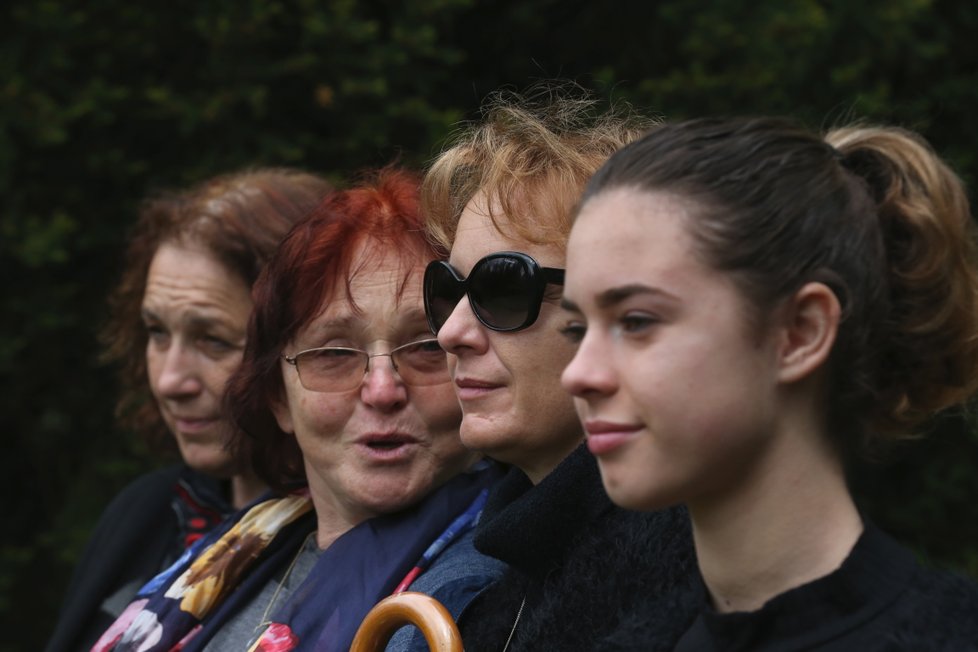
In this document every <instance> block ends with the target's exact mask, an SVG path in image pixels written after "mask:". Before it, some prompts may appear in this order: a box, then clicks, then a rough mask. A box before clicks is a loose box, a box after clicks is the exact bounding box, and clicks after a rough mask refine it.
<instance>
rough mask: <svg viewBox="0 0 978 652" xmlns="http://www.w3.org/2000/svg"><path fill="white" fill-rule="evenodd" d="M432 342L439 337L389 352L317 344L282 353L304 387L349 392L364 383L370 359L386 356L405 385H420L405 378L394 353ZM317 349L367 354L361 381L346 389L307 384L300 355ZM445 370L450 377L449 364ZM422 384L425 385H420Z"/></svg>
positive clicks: (323, 392)
mask: <svg viewBox="0 0 978 652" xmlns="http://www.w3.org/2000/svg"><path fill="white" fill-rule="evenodd" d="M432 342H433V343H435V344H438V339H437V338H434V337H430V338H427V339H423V340H415V341H414V342H408V343H406V344H402V345H400V346H398V347H395V348H393V349H391V350H390V351H388V352H387V353H370V352H368V351H364V350H363V349H354V348H353V347H350V346H316V347H313V348H311V349H303V350H302V351H299V352H297V353H295V354H294V355H287V354H284V353H283V354H282V359H283V360H285V362H287V363H288V364H290V365H292V366H293V367H295V373H296V375H297V376H299V383H300V384H301V385H302V386H303V387H304V388H306V389H307V390H309V391H310V392H318V393H320V394H334V393H339V392H349V391H352V390H354V389H357V388H358V387H360V386H361V385H362V384H363V380H364V378H366V377H367V373H369V372H370V361H371V360H372V359H373V358H385V357H386V358H390V359H391V368H392V369H393V370H394V371H395V372H396V373H397V375H398V377H399V378H400V379H401V380H402V381H403V382H404V384H405V385H412V386H419V385H418V384H417V383H409V382H408V381H407V380H406V379H405V378H404V376H402V375H401V370H400V369H399V368H398V366H397V362H395V361H394V355H396V354H397V353H398V352H399V351H402V350H404V349H406V348H408V347H411V346H417V345H419V344H430V343H432ZM439 348H441V347H439ZM315 351H349V352H351V353H360V354H363V355H365V356H367V357H366V363H365V364H364V366H363V375H362V376H361V377H360V380H359V382H357V383H356V384H355V385H352V386H351V387H348V388H345V389H330V390H322V389H313V388H311V387H308V386H306V382H305V381H304V380H303V379H302V373H301V372H300V371H299V357H300V356H301V355H303V354H305V353H312V352H315ZM445 370H446V380H447V379H448V378H449V376H448V374H447V371H448V368H447V366H446V369H445ZM431 384H432V385H437V384H438V383H431ZM420 386H421V387H423V386H424V385H420Z"/></svg>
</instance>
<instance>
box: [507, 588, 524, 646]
mask: <svg viewBox="0 0 978 652" xmlns="http://www.w3.org/2000/svg"><path fill="white" fill-rule="evenodd" d="M525 606H526V594H523V601H522V602H520V610H519V611H517V612H516V620H514V621H513V629H511V630H509V637H508V638H507V639H506V645H504V646H503V652H506V650H508V649H509V643H510V641H512V640H513V634H515V633H516V626H517V625H519V624H520V616H522V615H523V607H525Z"/></svg>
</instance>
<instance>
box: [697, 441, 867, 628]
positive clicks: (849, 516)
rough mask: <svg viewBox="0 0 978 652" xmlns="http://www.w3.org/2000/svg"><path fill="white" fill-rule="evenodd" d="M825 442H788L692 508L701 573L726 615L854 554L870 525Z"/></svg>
mask: <svg viewBox="0 0 978 652" xmlns="http://www.w3.org/2000/svg"><path fill="white" fill-rule="evenodd" d="M824 441H825V440H824V439H822V438H818V439H810V438H795V439H794V440H791V439H786V440H785V441H784V443H781V444H779V445H778V446H776V447H775V450H771V451H769V454H768V455H766V456H765V458H764V459H763V460H761V461H760V462H759V464H758V465H757V466H755V467H754V468H752V470H751V472H750V473H749V474H747V475H748V476H749V477H746V478H742V479H740V481H739V483H738V484H737V486H736V487H733V488H732V489H731V488H729V487H728V488H727V489H726V490H725V491H724V492H722V495H719V496H718V497H717V498H716V499H713V500H710V499H704V500H702V501H697V502H695V503H690V505H689V508H690V514H691V517H692V521H693V535H694V540H695V544H696V554H697V558H698V560H699V565H700V571H701V573H702V575H703V580H704V582H705V583H706V586H707V589H708V590H709V593H710V597H711V599H712V601H713V605H714V607H715V608H716V609H717V610H718V611H720V612H733V611H753V610H756V609H759V608H760V607H761V606H763V605H764V603H765V602H767V601H768V600H770V599H771V598H773V597H775V596H777V595H779V594H781V593H783V592H785V591H787V590H789V589H792V588H795V587H797V586H801V585H802V584H805V583H807V582H810V581H812V580H815V579H817V578H819V577H824V576H825V575H828V574H829V573H831V572H833V571H834V570H836V569H837V568H838V567H839V566H840V565H841V564H842V562H843V561H845V559H846V557H847V556H848V555H849V552H850V551H851V550H852V547H853V546H854V545H855V543H856V540H857V539H858V538H859V535H860V534H861V533H862V530H863V524H862V520H861V518H860V516H859V512H858V510H857V509H856V506H855V504H854V503H853V501H852V497H851V496H850V494H849V491H848V488H847V487H846V483H845V478H844V474H843V471H842V466H841V463H840V462H839V461H838V458H837V457H836V456H835V455H834V454H833V453H831V452H829V451H828V450H827V448H828V447H827V444H824V443H823V442H824ZM811 442H815V444H814V445H811Z"/></svg>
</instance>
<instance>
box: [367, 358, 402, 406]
mask: <svg viewBox="0 0 978 652" xmlns="http://www.w3.org/2000/svg"><path fill="white" fill-rule="evenodd" d="M368 360H369V361H368V362H367V372H366V375H365V376H364V378H363V385H361V386H360V397H361V399H362V400H363V402H364V403H366V404H367V405H370V406H372V407H375V408H377V409H379V410H382V411H385V412H389V411H393V410H398V409H400V408H402V407H404V406H405V405H406V404H407V400H408V395H407V386H406V385H405V383H404V380H403V379H402V378H401V376H400V375H399V374H398V373H397V370H396V369H395V368H394V360H393V359H392V358H391V357H390V356H389V355H373V356H371V357H370V358H369V359H368Z"/></svg>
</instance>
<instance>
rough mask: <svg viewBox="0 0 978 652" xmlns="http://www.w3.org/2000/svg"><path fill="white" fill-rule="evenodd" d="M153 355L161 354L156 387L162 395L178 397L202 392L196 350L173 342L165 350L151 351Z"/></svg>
mask: <svg viewBox="0 0 978 652" xmlns="http://www.w3.org/2000/svg"><path fill="white" fill-rule="evenodd" d="M153 355H158V356H160V360H159V362H160V365H159V367H158V369H159V370H158V372H157V373H158V375H157V379H156V387H157V391H158V392H159V394H160V395H161V396H164V397H166V398H173V399H176V398H183V397H187V396H194V395H196V394H198V393H200V391H201V389H202V387H203V383H202V382H201V378H200V369H199V360H198V359H197V355H196V354H195V353H194V351H192V350H189V349H188V348H187V347H184V346H182V345H180V344H177V343H172V344H171V345H170V346H168V347H167V348H166V350H164V351H157V352H155V353H152V352H151V353H150V356H153ZM152 366H153V365H152V364H150V367H151V368H152Z"/></svg>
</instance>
